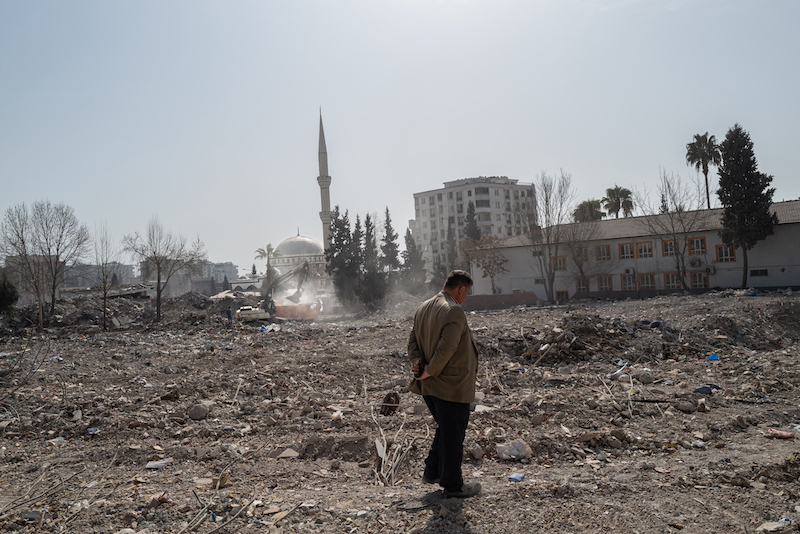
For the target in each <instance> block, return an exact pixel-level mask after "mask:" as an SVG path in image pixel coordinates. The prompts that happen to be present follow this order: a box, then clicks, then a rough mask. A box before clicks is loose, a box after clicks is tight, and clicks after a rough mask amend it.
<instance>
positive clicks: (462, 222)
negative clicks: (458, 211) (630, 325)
mask: <svg viewBox="0 0 800 534" xmlns="http://www.w3.org/2000/svg"><path fill="white" fill-rule="evenodd" d="M458 225H459V226H464V217H459V218H458Z"/></svg>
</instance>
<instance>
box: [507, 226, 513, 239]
mask: <svg viewBox="0 0 800 534" xmlns="http://www.w3.org/2000/svg"><path fill="white" fill-rule="evenodd" d="M506 235H507V236H508V237H511V236H512V235H514V232H513V230H512V229H511V227H510V226H506Z"/></svg>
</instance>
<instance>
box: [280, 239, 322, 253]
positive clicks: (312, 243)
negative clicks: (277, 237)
mask: <svg viewBox="0 0 800 534" xmlns="http://www.w3.org/2000/svg"><path fill="white" fill-rule="evenodd" d="M275 252H277V253H278V254H280V255H281V256H319V255H322V254H325V250H324V249H323V248H322V245H320V244H319V242H318V241H317V240H315V239H311V238H310V237H306V236H302V235H296V236H294V237H290V238H289V239H284V240H283V241H281V242H280V244H279V245H278V246H277V247H275Z"/></svg>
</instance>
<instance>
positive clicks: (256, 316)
mask: <svg viewBox="0 0 800 534" xmlns="http://www.w3.org/2000/svg"><path fill="white" fill-rule="evenodd" d="M308 269H309V266H308V262H307V261H304V262H303V263H301V264H300V265H298V266H297V267H295V268H294V269H292V270H291V271H289V272H287V273H285V274H282V275H280V276H278V277H276V278H275V279H274V280H272V281H271V282H269V283H267V279H266V278H264V279H263V281H262V282H261V300H260V301H259V303H258V304H257V305H256V306H255V307H254V306H242V307H241V308H239V309H238V310H236V319H237V320H238V321H269V320H272V319H274V318H275V317H276V316H277V315H278V312H279V311H281V312H282V313H281V315H288V316H289V317H288V318H292V319H294V318H299V319H313V318H316V317H318V316H319V311H320V310H319V303H312V304H310V305H304V304H298V305H297V306H276V305H275V300H274V299H273V294H274V292H275V290H276V289H278V287H279V286H280V285H281V284H282V283H283V282H285V281H287V280H290V279H291V278H294V277H295V276H296V277H298V280H297V290H296V291H295V292H294V293H293V294H291V295H289V296H288V297H286V300H289V301H291V302H294V303H299V302H300V296H301V295H302V294H303V284H304V283H305V281H306V279H307V278H308ZM292 308H298V309H297V310H293V309H292Z"/></svg>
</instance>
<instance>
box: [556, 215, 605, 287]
mask: <svg viewBox="0 0 800 534" xmlns="http://www.w3.org/2000/svg"><path fill="white" fill-rule="evenodd" d="M562 235H563V236H564V244H565V248H566V251H567V252H566V256H567V258H568V259H569V260H570V261H569V262H567V263H568V269H569V270H570V271H571V272H572V273H573V274H574V275H575V276H576V277H578V278H580V279H581V280H583V281H584V285H585V286H586V287H587V288H588V287H589V280H590V278H591V277H592V276H597V275H599V274H606V273H609V272H610V271H611V270H612V269H613V267H614V265H612V264H611V263H610V262H612V260H611V259H608V260H604V261H602V262H601V261H597V255H596V254H595V251H594V250H591V249H590V247H591V246H592V243H593V242H595V241H596V240H598V239H600V223H598V222H597V221H586V222H573V223H570V224H567V225H565V226H564V228H563V233H562Z"/></svg>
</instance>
